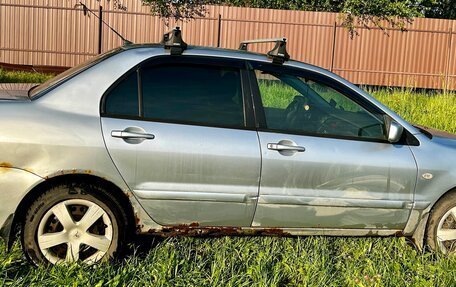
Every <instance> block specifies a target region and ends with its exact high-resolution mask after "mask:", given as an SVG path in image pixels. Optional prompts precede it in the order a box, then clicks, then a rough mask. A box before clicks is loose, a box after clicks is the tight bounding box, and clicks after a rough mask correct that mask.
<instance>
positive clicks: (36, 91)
mask: <svg viewBox="0 0 456 287" xmlns="http://www.w3.org/2000/svg"><path fill="white" fill-rule="evenodd" d="M121 50H122V49H121V48H117V49H114V50H110V51H108V52H106V53H104V54H100V55H98V56H96V57H92V58H90V59H89V60H88V61H86V62H84V63H82V64H79V65H77V66H74V67H73V68H70V69H68V70H66V71H65V72H63V73H60V74H58V75H57V76H55V77H54V78H52V79H50V80H48V81H46V82H44V83H43V84H41V85H38V86H34V87H32V88H31V89H30V90H29V91H28V95H29V97H30V98H31V99H33V98H35V97H37V96H39V95H41V94H42V92H44V91H47V90H50V89H52V88H54V87H56V86H58V85H59V84H61V83H63V82H64V81H65V80H67V79H69V78H71V77H73V76H75V75H77V74H79V73H80V72H82V71H84V70H86V69H88V68H90V67H92V66H94V65H96V64H98V63H99V62H101V61H103V60H105V59H107V58H109V57H111V56H112V55H115V54H117V53H118V52H120V51H121Z"/></svg>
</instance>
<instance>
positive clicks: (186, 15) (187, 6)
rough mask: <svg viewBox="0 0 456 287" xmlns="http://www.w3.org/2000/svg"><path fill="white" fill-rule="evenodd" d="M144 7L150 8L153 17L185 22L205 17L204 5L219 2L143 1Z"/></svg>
mask: <svg viewBox="0 0 456 287" xmlns="http://www.w3.org/2000/svg"><path fill="white" fill-rule="evenodd" d="M141 1H142V3H143V4H144V5H147V6H149V7H150V10H151V12H152V14H153V15H156V16H160V17H161V18H163V19H170V18H174V19H175V20H185V19H191V18H194V17H204V16H205V15H206V8H205V7H204V5H210V4H219V1H218V0H179V1H169V0H141Z"/></svg>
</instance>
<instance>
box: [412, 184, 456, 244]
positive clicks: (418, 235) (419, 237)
mask: <svg viewBox="0 0 456 287" xmlns="http://www.w3.org/2000/svg"><path fill="white" fill-rule="evenodd" d="M453 192H455V193H456V186H454V187H452V188H450V189H448V190H447V191H445V192H443V193H442V194H440V196H439V197H438V198H437V199H436V200H435V201H433V202H431V204H429V206H428V207H427V208H426V209H425V210H423V212H422V213H421V214H420V218H419V220H418V224H417V227H416V228H415V231H414V232H413V234H412V236H411V239H412V241H413V243H414V244H415V245H416V246H417V247H418V248H419V249H420V250H423V249H424V247H425V245H426V242H425V238H426V236H427V234H426V230H427V227H428V224H429V218H430V215H431V213H432V210H433V209H434V207H435V206H436V204H437V203H438V202H440V201H441V200H442V199H443V198H444V197H445V196H447V195H448V194H450V193H453Z"/></svg>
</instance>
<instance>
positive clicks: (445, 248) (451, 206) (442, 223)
mask: <svg viewBox="0 0 456 287" xmlns="http://www.w3.org/2000/svg"><path fill="white" fill-rule="evenodd" d="M426 234H427V243H428V245H429V247H430V248H431V249H432V250H434V251H437V252H441V253H443V254H449V255H450V254H451V255H453V254H455V253H456V191H453V192H451V193H449V194H447V195H445V196H444V197H442V198H441V199H440V200H439V201H438V202H437V203H436V204H435V206H434V208H433V209H432V211H431V215H430V217H429V222H428V225H427V229H426Z"/></svg>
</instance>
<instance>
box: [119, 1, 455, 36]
mask: <svg viewBox="0 0 456 287" xmlns="http://www.w3.org/2000/svg"><path fill="white" fill-rule="evenodd" d="M113 1H114V3H115V5H116V7H121V8H122V7H125V6H123V4H122V0H113ZM140 1H142V3H143V4H144V5H147V6H149V7H150V10H151V12H152V14H154V15H157V16H160V17H162V18H164V19H170V18H173V19H175V20H185V19H191V18H194V17H204V16H205V14H206V8H205V5H211V4H218V5H232V6H240V7H254V8H271V9H287V10H306V11H326V12H336V13H340V18H341V20H342V23H343V25H344V26H345V27H347V28H348V29H349V31H350V34H351V35H352V36H353V35H355V34H357V32H356V27H357V26H365V27H370V26H372V25H373V26H375V27H379V28H381V29H386V28H387V26H389V27H393V28H401V29H405V26H406V24H407V23H411V22H412V20H413V17H422V16H425V15H426V16H428V15H429V16H433V17H438V18H443V17H451V18H456V15H455V14H456V5H453V2H454V0H443V1H437V0H415V1H414V0H392V1H389V0H140ZM385 23H386V25H385Z"/></svg>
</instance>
